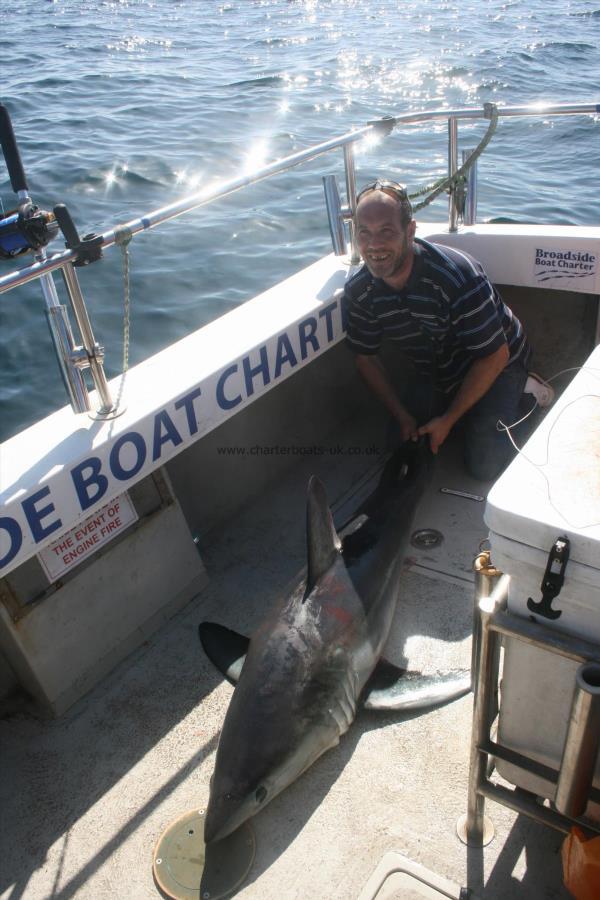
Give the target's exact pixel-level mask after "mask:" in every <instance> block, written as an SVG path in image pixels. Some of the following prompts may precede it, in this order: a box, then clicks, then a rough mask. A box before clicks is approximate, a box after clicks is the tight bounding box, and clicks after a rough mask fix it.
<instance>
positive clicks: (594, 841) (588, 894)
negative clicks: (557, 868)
mask: <svg viewBox="0 0 600 900" xmlns="http://www.w3.org/2000/svg"><path fill="white" fill-rule="evenodd" d="M561 856H562V866H563V880H564V883H565V887H566V888H567V890H568V891H570V892H571V894H572V895H573V897H575V900H598V898H599V897H600V837H595V838H590V839H589V840H587V839H586V837H585V835H584V833H583V831H581V829H580V828H577V827H576V826H575V827H573V828H572V829H571V833H570V834H569V835H568V836H567V837H566V838H565V840H564V842H563V845H562V849H561Z"/></svg>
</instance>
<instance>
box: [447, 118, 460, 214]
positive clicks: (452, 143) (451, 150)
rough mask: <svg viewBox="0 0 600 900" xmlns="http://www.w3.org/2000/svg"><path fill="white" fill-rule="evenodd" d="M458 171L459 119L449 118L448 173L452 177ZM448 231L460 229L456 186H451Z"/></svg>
mask: <svg viewBox="0 0 600 900" xmlns="http://www.w3.org/2000/svg"><path fill="white" fill-rule="evenodd" d="M457 171H458V119H456V118H455V117H454V116H451V117H450V118H449V119H448V175H449V176H450V177H452V176H453V175H454V174H456V172H457ZM448 231H450V232H453V231H458V210H457V208H456V200H455V196H454V188H453V187H451V188H450V197H449V198H448Z"/></svg>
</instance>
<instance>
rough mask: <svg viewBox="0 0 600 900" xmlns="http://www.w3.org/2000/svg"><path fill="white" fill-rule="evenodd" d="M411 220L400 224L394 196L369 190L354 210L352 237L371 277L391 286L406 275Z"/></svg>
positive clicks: (411, 252)
mask: <svg viewBox="0 0 600 900" xmlns="http://www.w3.org/2000/svg"><path fill="white" fill-rule="evenodd" d="M414 234H415V221H414V219H413V220H411V221H410V222H409V223H408V224H407V225H403V224H402V217H401V208H400V205H399V204H398V202H397V201H396V199H395V198H394V197H391V196H390V195H389V194H385V193H383V192H382V191H372V192H371V193H369V194H367V195H366V196H365V197H363V198H362V200H361V201H360V202H359V204H358V207H357V210H356V236H357V240H358V246H359V249H360V252H361V256H362V258H363V259H364V261H365V263H366V265H367V268H368V269H369V271H370V273H371V274H372V275H374V276H375V278H382V279H383V280H384V281H387V282H390V283H393V281H394V280H397V279H398V278H402V277H403V276H404V275H408V274H409V273H410V268H411V266H412V257H413V249H412V245H413V237H414Z"/></svg>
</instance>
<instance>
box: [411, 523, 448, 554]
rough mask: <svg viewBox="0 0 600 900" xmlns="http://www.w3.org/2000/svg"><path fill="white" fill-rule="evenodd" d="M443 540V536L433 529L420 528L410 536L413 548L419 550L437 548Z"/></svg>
mask: <svg viewBox="0 0 600 900" xmlns="http://www.w3.org/2000/svg"><path fill="white" fill-rule="evenodd" d="M443 540H444V535H443V534H442V532H441V531H437V530H436V529H435V528H420V529H419V530H418V531H413V533H412V534H411V536H410V542H411V544H412V545H413V547H419V549H421V550H422V549H429V548H430V547H439V545H440V544H441V543H442V541H443Z"/></svg>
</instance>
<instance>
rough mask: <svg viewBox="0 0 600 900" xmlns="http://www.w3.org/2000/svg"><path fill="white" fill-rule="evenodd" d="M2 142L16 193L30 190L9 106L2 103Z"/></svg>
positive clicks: (0, 115)
mask: <svg viewBox="0 0 600 900" xmlns="http://www.w3.org/2000/svg"><path fill="white" fill-rule="evenodd" d="M0 143H1V144H2V152H3V153H4V159H5V160H6V168H7V169H8V174H9V176H10V183H11V185H12V189H13V191H14V192H15V194H18V193H19V191H28V186H27V178H26V177H25V169H24V168H23V163H22V162H21V155H20V153H19V148H18V146H17V139H16V138H15V133H14V131H13V127H12V122H11V121H10V116H9V114H8V110H7V108H6V107H5V106H4V104H3V103H0Z"/></svg>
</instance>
